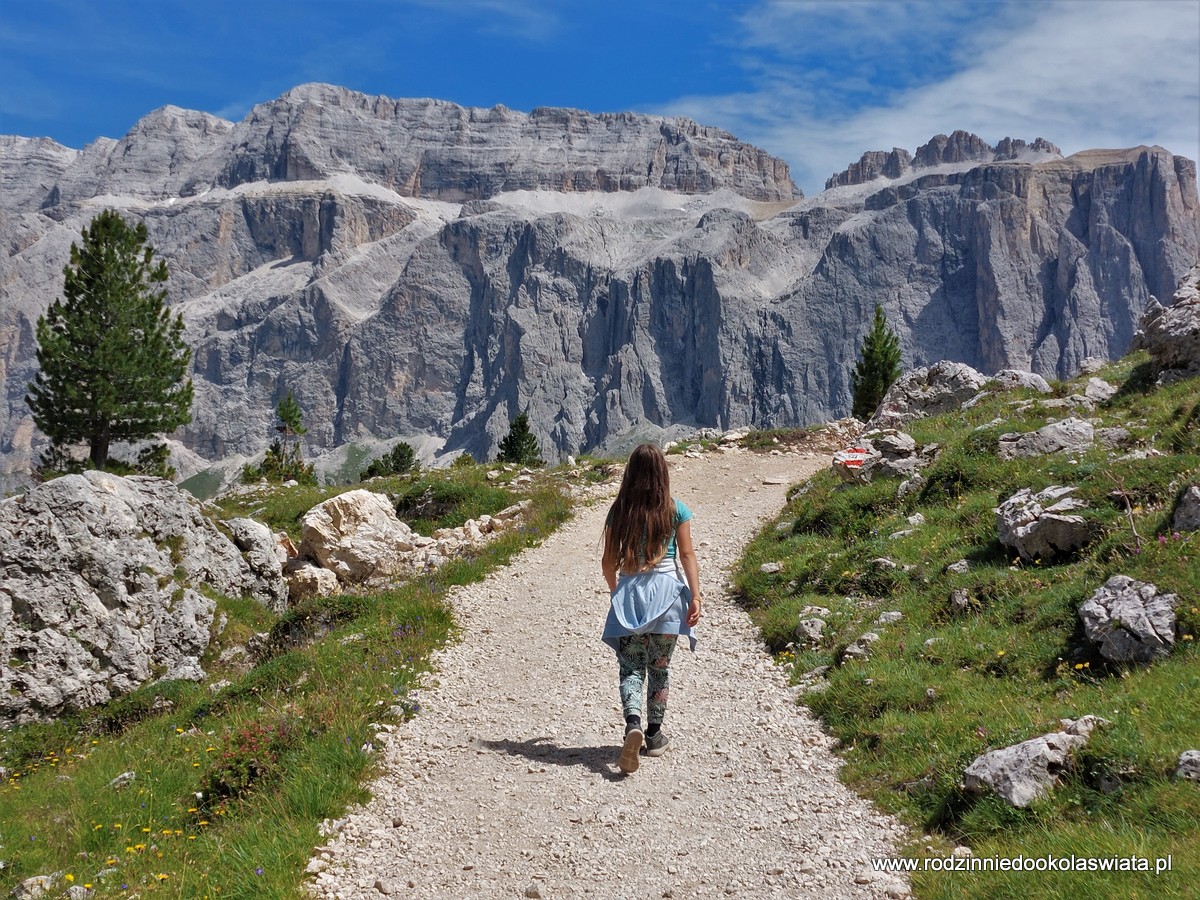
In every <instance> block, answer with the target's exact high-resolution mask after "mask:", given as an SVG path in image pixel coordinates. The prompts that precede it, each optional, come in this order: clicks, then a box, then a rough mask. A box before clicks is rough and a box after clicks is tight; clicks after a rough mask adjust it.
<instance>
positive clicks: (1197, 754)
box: [1175, 750, 1200, 782]
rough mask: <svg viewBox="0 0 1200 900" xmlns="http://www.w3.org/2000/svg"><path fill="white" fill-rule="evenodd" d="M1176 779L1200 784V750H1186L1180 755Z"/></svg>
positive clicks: (1176, 768)
mask: <svg viewBox="0 0 1200 900" xmlns="http://www.w3.org/2000/svg"><path fill="white" fill-rule="evenodd" d="M1175 777H1176V778H1178V779H1181V780H1183V781H1193V782H1200V750H1184V751H1183V752H1182V753H1180V754H1179V761H1178V763H1176V765H1175Z"/></svg>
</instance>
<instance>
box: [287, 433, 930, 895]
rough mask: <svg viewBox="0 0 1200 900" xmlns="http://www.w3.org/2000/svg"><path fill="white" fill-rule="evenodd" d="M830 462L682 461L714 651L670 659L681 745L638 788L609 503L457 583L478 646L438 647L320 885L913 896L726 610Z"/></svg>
mask: <svg viewBox="0 0 1200 900" xmlns="http://www.w3.org/2000/svg"><path fill="white" fill-rule="evenodd" d="M826 464H827V457H824V456H821V457H816V456H799V455H791V454H783V455H776V456H772V455H765V454H756V453H751V452H748V451H740V450H732V451H729V452H725V453H712V454H705V455H704V456H703V457H701V458H700V459H686V458H682V457H673V458H672V463H671V466H672V489H673V493H674V494H675V495H676V496H677V497H679V498H680V499H682V500H683V501H684V502H685V503H687V504H688V505H689V506H690V507H691V508H692V509H693V510H694V511H695V514H696V518H695V522H694V525H693V536H694V538H695V540H696V542H697V549H698V553H699V556H700V563H701V577H702V580H703V583H704V593H705V597H706V600H707V603H706V617H705V620H704V622H703V627H702V628H701V630H700V644H699V647H698V650H697V652H696V654H695V655H691V654H688V653H687V652H686V651H682V650H681V651H680V653H679V655H678V656H677V657H676V660H677V661H676V662H675V663H674V664H673V667H672V676H673V680H672V685H671V691H672V694H671V702H670V709H669V712H668V715H667V723H666V726H665V727H666V729H667V730H668V732H669V733H670V736H671V741H672V745H671V748H670V749H669V750H668V752H667V753H666V755H665V756H663V757H661V758H658V759H645V760H644V761H643V763H642V766H641V768H640V769H639V770H638V772H637V773H636V774H634V775H632V776H629V777H624V776H622V775H620V773H619V772H618V770H617V765H616V763H617V757H618V755H619V752H620V739H621V734H622V721H621V714H620V704H619V698H618V695H617V683H616V663H615V660H614V659H613V656H612V652H611V651H610V650H609V649H608V648H607V647H605V646H604V645H603V644H602V643H601V642H600V632H601V629H602V626H603V622H604V616H605V613H606V609H607V596H606V591H605V586H604V582H603V579H602V578H601V575H600V568H599V561H598V555H599V535H600V529H601V525H602V523H603V517H604V513H605V510H606V509H607V506H608V504H607V502H606V501H603V500H602V501H600V502H599V503H596V504H594V505H592V506H590V507H582V508H580V509H578V510H577V514H576V516H575V518H574V519H573V520H572V521H571V522H569V523H568V524H567V525H565V526H564V527H563V528H562V529H560V530H559V531H558V532H556V533H555V534H554V535H552V536H551V537H550V538H548V539H547V540H546V542H545V543H544V544H542V545H541V546H540V547H537V548H534V549H531V550H527V551H526V552H524V553H522V554H521V555H520V556H519V557H518V558H517V559H516V560H515V561H514V562H513V563H512V564H511V565H510V566H508V567H506V568H503V569H500V570H498V571H497V572H495V573H494V574H493V575H492V576H490V577H489V578H488V579H486V580H485V581H483V582H481V583H478V584H475V585H471V586H468V587H465V588H461V589H459V590H457V591H456V592H455V593H454V595H453V597H452V602H453V604H454V607H455V610H456V615H457V616H458V618H459V621H460V622H461V623H462V626H463V636H462V640H461V641H460V642H458V643H455V644H453V645H451V646H449V647H448V648H447V649H446V650H445V652H443V653H441V654H440V655H439V656H438V658H437V660H436V673H435V675H434V676H432V677H431V678H430V679H429V684H428V686H427V689H426V690H424V691H422V692H421V696H420V703H421V712H420V714H419V715H418V716H416V717H415V718H413V719H411V720H410V721H408V722H406V723H404V724H402V725H400V726H398V727H397V728H396V729H395V731H394V732H393V733H392V734H391V735H390V736H389V737H388V738H387V740H386V741H384V742H383V744H382V746H381V747H380V752H381V753H382V760H381V769H382V772H381V774H380V777H379V779H378V780H377V781H375V782H374V783H372V784H371V786H370V790H371V793H372V794H373V798H374V799H372V800H371V801H370V802H369V803H367V804H366V805H365V806H363V807H360V808H355V809H353V810H351V812H350V813H349V815H348V816H347V817H346V818H345V819H343V820H340V821H339V822H338V823H335V825H334V829H335V831H336V833H335V834H334V835H333V836H332V838H331V839H330V841H329V843H328V844H327V845H325V846H324V847H320V848H317V850H316V852H315V855H314V858H313V860H312V862H311V863H310V866H309V871H310V873H311V876H312V880H311V881H310V884H311V888H312V891H313V893H314V894H316V895H317V896H320V897H329V898H333V897H347V898H351V897H355V898H358V897H361V898H374V897H380V896H384V895H386V894H392V895H397V896H403V897H474V898H486V897H506V898H508V897H522V896H540V897H545V898H559V897H584V896H590V897H681V898H682V897H708V896H721V897H725V896H729V895H731V894H732V895H738V896H746V897H756V898H759V897H805V896H814V897H815V896H821V897H839V898H840V897H886V896H906V895H907V892H908V891H907V887H906V885H905V884H904V883H902V882H900V881H897V880H895V879H894V877H893V876H876V875H875V874H874V873H873V872H872V871H871V865H870V860H871V858H872V857H880V856H887V855H895V853H896V852H897V846H898V844H899V843H900V842H901V841H902V840H903V839H904V832H903V830H902V828H901V827H900V825H899V824H898V823H897V822H896V821H895V820H894V819H892V818H890V817H887V816H883V815H881V814H880V813H879V812H877V811H876V810H875V809H874V808H873V807H872V806H871V805H870V804H869V803H867V802H866V801H864V800H862V799H860V798H859V797H857V796H856V795H855V794H853V793H852V792H851V791H850V790H848V789H847V788H846V787H845V786H843V785H842V784H841V783H840V782H839V781H838V779H837V771H838V767H839V765H840V763H839V761H838V759H837V758H836V757H835V756H834V754H833V752H832V749H831V744H832V741H831V739H830V738H829V737H828V736H827V735H826V734H825V733H824V732H823V731H822V730H821V728H820V727H819V725H818V723H817V722H816V721H815V720H814V719H813V718H812V717H811V716H810V715H809V714H808V712H807V711H806V710H805V709H804V708H802V707H797V706H796V705H795V703H794V701H793V699H792V695H791V693H790V692H789V690H788V677H787V672H786V670H785V669H783V668H781V667H777V666H775V665H774V664H773V662H772V660H771V658H770V656H769V655H768V654H767V653H766V651H765V650H764V648H763V646H762V644H761V643H760V641H759V639H758V635H757V632H756V630H755V628H754V626H753V625H752V623H751V622H750V619H749V618H748V616H747V615H746V614H745V613H744V612H743V611H742V610H741V609H740V608H739V607H737V606H736V605H735V604H734V603H733V602H732V601H731V600H730V599H729V598H728V597H727V588H728V579H729V569H730V567H731V565H732V564H733V563H734V561H735V560H736V559H737V557H738V555H739V553H740V552H741V550H742V548H743V546H744V545H745V543H746V541H748V540H749V539H750V538H751V537H752V536H753V534H754V532H755V531H756V530H757V529H758V528H759V527H760V526H761V524H762V520H763V519H764V518H766V517H769V516H772V515H774V514H775V513H776V512H777V511H778V510H779V509H780V507H781V506H782V504H783V502H784V493H785V491H786V483H788V482H796V481H800V480H802V479H804V478H806V477H808V476H809V475H810V474H811V473H812V472H814V471H816V470H817V469H818V468H820V467H822V466H824V465H826ZM768 482H777V483H768ZM377 746H378V745H377Z"/></svg>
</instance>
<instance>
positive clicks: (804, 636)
mask: <svg viewBox="0 0 1200 900" xmlns="http://www.w3.org/2000/svg"><path fill="white" fill-rule="evenodd" d="M824 631H825V620H824V619H818V618H816V617H815V616H813V617H808V618H802V619H800V620H799V621H797V622H796V632H795V634H796V640H798V641H804V642H806V643H809V644H819V643H820V642H821V635H822V634H823V633H824Z"/></svg>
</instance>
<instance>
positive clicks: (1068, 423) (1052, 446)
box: [996, 418, 1096, 459]
mask: <svg viewBox="0 0 1200 900" xmlns="http://www.w3.org/2000/svg"><path fill="white" fill-rule="evenodd" d="M1095 440H1096V429H1095V428H1093V427H1092V423H1091V422H1086V421H1084V420H1083V419H1076V418H1069V419H1063V420H1062V421H1059V422H1051V423H1050V424H1049V425H1043V426H1042V427H1041V428H1039V429H1038V430H1037V431H1030V432H1027V433H1025V434H1021V433H1019V432H1009V433H1007V434H1002V435H1000V438H999V444H998V447H997V451H996V455H997V456H999V457H1000V458H1001V459H1023V458H1028V457H1033V456H1044V455H1046V454H1047V453H1085V452H1087V451H1088V450H1089V449H1091V446H1092V444H1093V443H1095Z"/></svg>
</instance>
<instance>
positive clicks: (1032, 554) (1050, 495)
mask: <svg viewBox="0 0 1200 900" xmlns="http://www.w3.org/2000/svg"><path fill="white" fill-rule="evenodd" d="M1074 490H1075V488H1072V487H1061V486H1058V485H1055V486H1052V487H1048V488H1045V489H1044V490H1041V491H1038V492H1037V493H1036V494H1035V493H1034V492H1033V491H1032V490H1030V489H1029V488H1022V489H1021V490H1019V491H1017V492H1016V493H1015V494H1013V495H1012V496H1011V497H1009V498H1008V499H1007V500H1005V501H1004V502H1003V503H1001V504H1000V505H999V506H998V507H996V509H995V513H996V530H997V532H998V534H999V538H1000V543H1001V544H1003V545H1004V546H1005V547H1008V548H1009V549H1011V550H1015V551H1017V553H1018V554H1020V556H1021V559H1023V560H1026V561H1027V562H1033V561H1034V560H1042V561H1048V560H1051V559H1053V558H1055V557H1056V556H1059V555H1061V554H1066V553H1074V552H1075V551H1077V550H1079V549H1080V548H1082V547H1083V546H1084V545H1086V544H1087V542H1088V539H1089V536H1090V535H1089V528H1088V524H1087V522H1086V521H1085V520H1084V519H1083V517H1082V516H1077V515H1073V514H1071V510H1074V509H1082V508H1084V507H1086V505H1087V504H1085V503H1084V502H1083V501H1082V500H1079V499H1077V498H1075V497H1070V496H1068V495H1069V494H1071V493H1072V492H1073V491H1074Z"/></svg>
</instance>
